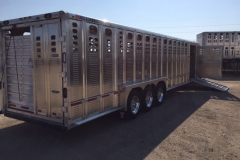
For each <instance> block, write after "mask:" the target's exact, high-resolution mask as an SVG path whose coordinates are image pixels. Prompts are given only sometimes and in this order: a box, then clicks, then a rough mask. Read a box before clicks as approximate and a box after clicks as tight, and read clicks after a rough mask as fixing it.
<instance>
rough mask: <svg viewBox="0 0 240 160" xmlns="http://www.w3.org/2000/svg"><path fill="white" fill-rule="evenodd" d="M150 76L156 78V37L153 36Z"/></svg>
mask: <svg viewBox="0 0 240 160" xmlns="http://www.w3.org/2000/svg"><path fill="white" fill-rule="evenodd" d="M152 41H153V42H152V60H151V61H152V77H151V78H156V75H157V73H156V71H157V53H158V52H157V37H153V39H152Z"/></svg>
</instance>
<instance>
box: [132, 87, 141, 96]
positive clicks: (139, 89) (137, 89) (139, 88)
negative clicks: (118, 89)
mask: <svg viewBox="0 0 240 160" xmlns="http://www.w3.org/2000/svg"><path fill="white" fill-rule="evenodd" d="M132 90H136V91H138V93H140V94H141V95H142V92H143V89H142V88H141V87H136V88H133V89H132Z"/></svg>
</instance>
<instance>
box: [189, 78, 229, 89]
mask: <svg viewBox="0 0 240 160" xmlns="http://www.w3.org/2000/svg"><path fill="white" fill-rule="evenodd" d="M191 81H192V82H195V83H198V84H201V85H204V86H207V87H211V88H214V89H217V90H219V91H227V90H228V89H229V88H228V87H226V86H223V85H220V84H217V83H214V82H211V81H207V80H205V79H202V78H197V77H195V78H191Z"/></svg>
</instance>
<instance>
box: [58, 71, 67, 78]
mask: <svg viewBox="0 0 240 160" xmlns="http://www.w3.org/2000/svg"><path fill="white" fill-rule="evenodd" d="M59 76H60V77H63V78H65V77H67V72H59Z"/></svg>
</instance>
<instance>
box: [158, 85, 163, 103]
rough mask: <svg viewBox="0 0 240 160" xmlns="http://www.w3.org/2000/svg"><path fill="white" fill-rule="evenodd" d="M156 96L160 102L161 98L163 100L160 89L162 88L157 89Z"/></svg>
mask: <svg viewBox="0 0 240 160" xmlns="http://www.w3.org/2000/svg"><path fill="white" fill-rule="evenodd" d="M157 98H158V102H162V100H163V90H162V88H159V89H158V93H157Z"/></svg>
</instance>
